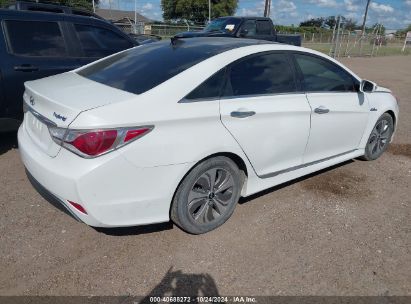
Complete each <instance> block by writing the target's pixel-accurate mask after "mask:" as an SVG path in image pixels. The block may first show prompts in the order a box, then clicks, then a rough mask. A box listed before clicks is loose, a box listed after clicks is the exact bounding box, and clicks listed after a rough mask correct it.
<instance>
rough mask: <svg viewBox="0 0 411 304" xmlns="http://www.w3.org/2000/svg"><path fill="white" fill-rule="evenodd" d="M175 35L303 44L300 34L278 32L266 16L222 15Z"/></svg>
mask: <svg viewBox="0 0 411 304" xmlns="http://www.w3.org/2000/svg"><path fill="white" fill-rule="evenodd" d="M175 37H177V38H192V37H230V38H249V39H259V40H268V41H273V42H280V43H285V44H291V45H296V46H301V36H300V35H290V34H278V33H277V32H276V31H275V29H274V25H273V21H272V20H271V19H270V18H266V17H232V16H230V17H220V18H217V19H214V20H213V21H211V22H210V23H209V24H208V25H207V27H206V28H205V29H204V30H202V31H195V32H183V33H179V34H177V35H175Z"/></svg>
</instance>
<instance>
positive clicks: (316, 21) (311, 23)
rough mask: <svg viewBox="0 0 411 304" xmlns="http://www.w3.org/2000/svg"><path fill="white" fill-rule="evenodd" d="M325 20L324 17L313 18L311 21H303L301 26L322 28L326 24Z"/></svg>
mask: <svg viewBox="0 0 411 304" xmlns="http://www.w3.org/2000/svg"><path fill="white" fill-rule="evenodd" d="M324 21H325V19H324V18H323V17H320V18H311V19H309V20H306V21H303V22H301V23H300V26H316V27H322V26H323V24H324Z"/></svg>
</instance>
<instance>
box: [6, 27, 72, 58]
mask: <svg viewBox="0 0 411 304" xmlns="http://www.w3.org/2000/svg"><path fill="white" fill-rule="evenodd" d="M4 24H5V28H6V33H7V38H8V47H9V50H10V52H11V53H12V54H15V55H21V56H42V57H63V56H66V55H67V49H66V45H65V42H64V39H63V35H62V33H61V30H60V26H59V24H58V23H57V22H45V21H20V20H18V21H17V20H7V21H5V22H4Z"/></svg>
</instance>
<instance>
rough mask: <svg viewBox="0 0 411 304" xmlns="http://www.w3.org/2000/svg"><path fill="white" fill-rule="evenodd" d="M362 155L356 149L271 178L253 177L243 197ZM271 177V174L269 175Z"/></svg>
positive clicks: (249, 180)
mask: <svg viewBox="0 0 411 304" xmlns="http://www.w3.org/2000/svg"><path fill="white" fill-rule="evenodd" d="M362 155H364V149H357V150H353V151H349V152H346V153H342V154H338V155H336V156H333V157H328V158H325V159H322V160H318V161H315V162H311V163H309V164H304V165H301V166H297V167H292V168H289V169H286V170H282V171H278V172H274V173H272V174H275V175H272V176H269V177H265V178H262V177H258V176H257V175H254V177H253V178H250V177H249V178H248V181H247V189H246V191H245V195H243V196H244V197H246V196H249V195H252V194H255V193H257V192H260V191H262V190H266V189H268V188H271V187H274V186H277V185H280V184H282V183H285V182H288V181H291V180H293V179H296V178H299V177H301V176H304V175H307V174H310V173H313V172H316V171H319V170H322V169H325V168H328V167H331V166H334V165H336V164H339V163H342V162H345V161H347V160H350V159H353V158H357V157H359V156H362ZM270 175H271V174H270Z"/></svg>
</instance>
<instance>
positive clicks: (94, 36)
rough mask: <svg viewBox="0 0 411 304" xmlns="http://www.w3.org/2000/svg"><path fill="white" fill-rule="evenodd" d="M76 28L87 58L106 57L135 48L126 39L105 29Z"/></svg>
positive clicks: (77, 25) (76, 26)
mask: <svg viewBox="0 0 411 304" xmlns="http://www.w3.org/2000/svg"><path fill="white" fill-rule="evenodd" d="M74 27H75V29H76V32H77V37H78V38H79V40H80V44H81V48H82V49H83V53H84V55H85V56H86V57H105V56H108V55H111V54H114V53H117V52H120V51H122V50H125V49H128V48H131V47H132V46H133V45H132V44H131V43H130V41H128V40H127V39H125V38H124V37H121V36H120V35H118V34H116V33H114V32H113V31H111V30H108V29H105V28H101V27H96V26H90V25H82V24H75V25H74Z"/></svg>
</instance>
